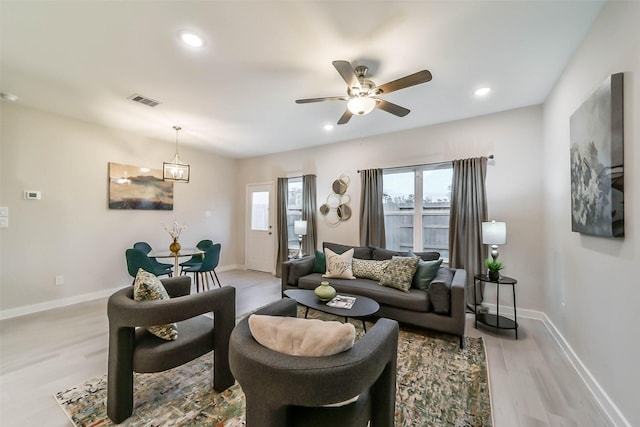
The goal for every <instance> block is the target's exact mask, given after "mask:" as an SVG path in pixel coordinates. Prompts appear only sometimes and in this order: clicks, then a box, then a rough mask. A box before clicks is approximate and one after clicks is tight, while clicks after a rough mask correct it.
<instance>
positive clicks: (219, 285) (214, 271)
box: [213, 270, 222, 288]
mask: <svg viewBox="0 0 640 427" xmlns="http://www.w3.org/2000/svg"><path fill="white" fill-rule="evenodd" d="M213 274H215V275H216V279H218V274H217V273H216V270H213ZM218 287H220V288H221V287H222V283H220V279H218Z"/></svg>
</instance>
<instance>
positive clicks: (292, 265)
mask: <svg viewBox="0 0 640 427" xmlns="http://www.w3.org/2000/svg"><path fill="white" fill-rule="evenodd" d="M310 262H311V260H310V259H309V258H308V257H303V258H300V259H295V260H291V261H290V262H289V276H288V277H287V283H289V285H291V286H296V284H297V283H298V278H299V277H301V276H304V275H305V274H308V273H309V271H313V270H312V269H311V268H312V266H310V265H309V263H310ZM314 263H315V261H314ZM322 272H323V273H324V270H322Z"/></svg>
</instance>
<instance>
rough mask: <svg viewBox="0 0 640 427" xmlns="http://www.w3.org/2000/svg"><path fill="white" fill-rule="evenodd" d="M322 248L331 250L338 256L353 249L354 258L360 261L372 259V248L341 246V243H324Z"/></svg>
mask: <svg viewBox="0 0 640 427" xmlns="http://www.w3.org/2000/svg"><path fill="white" fill-rule="evenodd" d="M322 248H323V249H325V248H329V249H331V250H332V251H333V252H335V253H337V254H342V253H345V252H346V251H348V250H349V249H353V257H354V258H358V259H372V258H371V248H369V247H367V246H347V245H341V244H339V243H331V242H324V243H322Z"/></svg>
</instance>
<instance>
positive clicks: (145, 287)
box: [133, 268, 178, 341]
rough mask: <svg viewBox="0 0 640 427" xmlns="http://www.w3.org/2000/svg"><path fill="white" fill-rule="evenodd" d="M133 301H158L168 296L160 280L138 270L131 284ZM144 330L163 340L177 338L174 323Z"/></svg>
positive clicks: (176, 328) (176, 329) (176, 327)
mask: <svg viewBox="0 0 640 427" xmlns="http://www.w3.org/2000/svg"><path fill="white" fill-rule="evenodd" d="M133 299H134V300H135V301H160V300H167V299H169V294H168V293H167V290H166V289H165V288H164V286H163V285H162V282H161V281H160V279H158V278H157V277H156V276H155V275H154V274H152V273H149V272H147V271H144V270H143V269H141V268H139V269H138V274H136V278H135V281H134V283H133ZM146 329H147V330H148V331H149V332H151V333H152V334H153V335H155V336H157V337H158V338H162V339H163V340H167V341H174V340H176V339H177V338H178V325H176V324H175V323H167V324H166V325H156V326H149V327H148V328H146Z"/></svg>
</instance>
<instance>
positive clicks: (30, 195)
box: [24, 190, 42, 200]
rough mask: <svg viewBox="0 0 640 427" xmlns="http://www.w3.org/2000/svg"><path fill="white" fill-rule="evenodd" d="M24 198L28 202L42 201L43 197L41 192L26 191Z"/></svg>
mask: <svg viewBox="0 0 640 427" xmlns="http://www.w3.org/2000/svg"><path fill="white" fill-rule="evenodd" d="M24 198H25V199H27V200H40V199H41V198H42V195H41V193H40V192H39V191H36V190H25V192H24Z"/></svg>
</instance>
